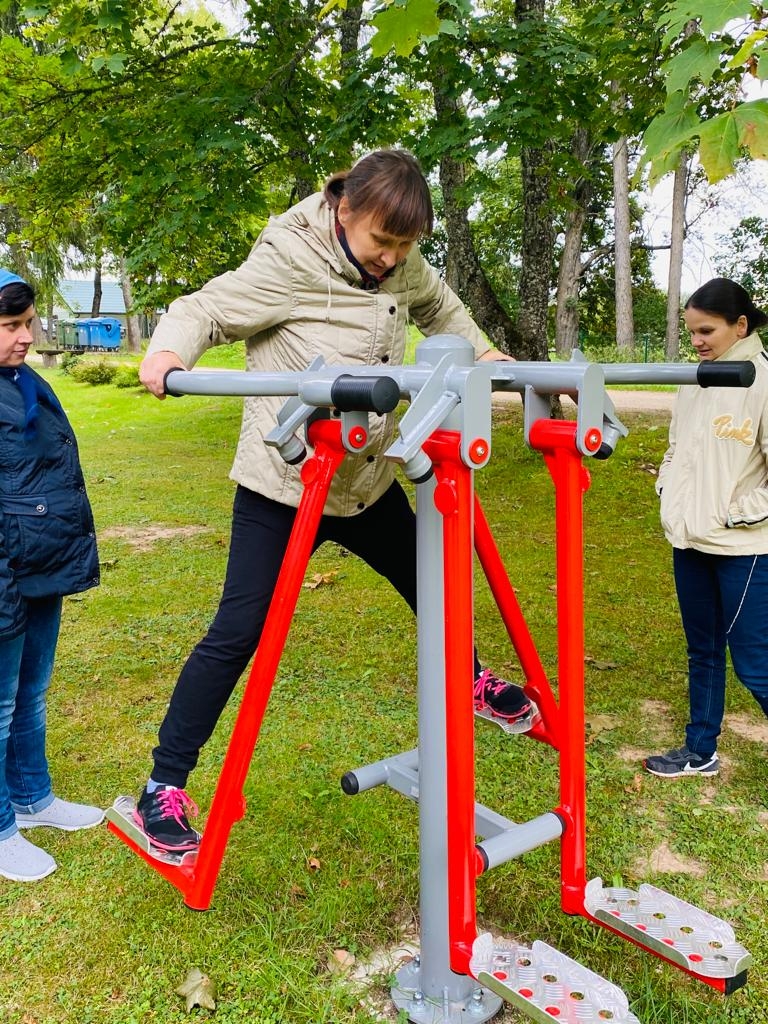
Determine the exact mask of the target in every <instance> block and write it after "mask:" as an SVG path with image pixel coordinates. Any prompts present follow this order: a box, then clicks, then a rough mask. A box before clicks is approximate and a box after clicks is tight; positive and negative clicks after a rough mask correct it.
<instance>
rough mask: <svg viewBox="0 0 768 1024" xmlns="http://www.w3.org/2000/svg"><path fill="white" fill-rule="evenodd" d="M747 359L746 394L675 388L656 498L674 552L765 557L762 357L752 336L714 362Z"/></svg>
mask: <svg viewBox="0 0 768 1024" xmlns="http://www.w3.org/2000/svg"><path fill="white" fill-rule="evenodd" d="M734 359H749V360H751V361H752V362H753V363H754V364H755V369H756V371H757V374H756V377H755V382H754V384H752V386H751V387H748V388H700V387H698V386H696V385H685V386H683V387H681V388H680V390H679V392H678V396H677V401H676V402H675V409H674V412H673V415H672V422H671V423H670V428H669V448H668V449H667V452H666V454H665V456H664V460H663V461H662V464H661V467H660V469H659V476H658V479H657V481H656V490H657V492H658V494H659V495H660V496H661V524H662V527H663V528H664V534H665V536H666V538H667V540H668V541H669V543H670V544H671V545H672V546H673V547H676V548H695V549H696V550H697V551H705V552H708V553H710V554H715V555H764V554H766V553H768V355H766V353H765V352H764V351H763V345H762V342H761V341H760V338H759V337H758V335H757V334H750V335H749V337H747V338H743V339H742V340H741V341H737V342H736V344H735V345H733V346H731V348H729V349H728V351H727V352H726V353H725V355H723V356H720V360H722V361H725V360H734Z"/></svg>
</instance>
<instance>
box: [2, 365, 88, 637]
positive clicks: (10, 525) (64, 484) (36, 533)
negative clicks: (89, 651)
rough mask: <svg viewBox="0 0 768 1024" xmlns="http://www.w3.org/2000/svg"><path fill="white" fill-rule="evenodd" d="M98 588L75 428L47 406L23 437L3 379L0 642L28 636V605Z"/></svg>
mask: <svg viewBox="0 0 768 1024" xmlns="http://www.w3.org/2000/svg"><path fill="white" fill-rule="evenodd" d="M31 372H32V373H34V371H31ZM35 378H36V379H37V381H38V383H39V384H40V386H41V387H42V389H43V391H44V392H46V393H49V394H53V393H52V392H51V389H50V387H49V386H48V384H47V383H46V382H45V381H44V380H43V378H42V377H40V375H39V374H35ZM54 402H55V399H54ZM98 582H99V559H98V554H97V551H96V534H95V531H94V525H93V514H92V512H91V506H90V503H89V501H88V495H87V494H86V491H85V481H84V479H83V471H82V469H81V467H80V458H79V455H78V451H77V442H76V440H75V435H74V433H73V431H72V427H71V426H70V424H69V421H68V420H67V417H66V416H65V414H64V413H63V412H62V411H61V409H60V408H58V403H56V404H55V405H52V404H49V403H48V402H46V401H45V400H43V401H41V402H40V403H39V414H38V422H37V433H36V436H34V437H32V438H25V436H24V401H23V398H22V395H21V392H20V391H19V388H18V387H17V385H16V384H15V383H14V382H13V381H12V380H10V379H9V378H8V377H5V376H2V375H0V640H11V639H13V638H14V637H16V636H18V635H19V634H21V633H22V632H23V631H24V628H25V624H26V623H25V610H24V609H25V603H24V600H23V599H24V598H36V597H52V596H54V595H64V594H76V593H79V592H80V591H83V590H88V589H89V587H94V586H96V584H97V583H98Z"/></svg>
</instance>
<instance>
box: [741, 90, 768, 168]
mask: <svg viewBox="0 0 768 1024" xmlns="http://www.w3.org/2000/svg"><path fill="white" fill-rule="evenodd" d="M732 113H733V118H734V121H735V122H736V126H737V128H738V133H739V145H740V146H743V147H744V148H746V149H748V150H749V153H750V156H751V157H752V159H753V160H766V159H768V100H752V101H751V102H749V103H740V104H739V105H738V106H737V107H734V109H733V111H732Z"/></svg>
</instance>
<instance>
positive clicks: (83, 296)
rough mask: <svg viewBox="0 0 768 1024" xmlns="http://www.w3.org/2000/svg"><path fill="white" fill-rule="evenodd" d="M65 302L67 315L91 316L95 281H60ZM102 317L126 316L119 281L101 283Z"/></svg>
mask: <svg viewBox="0 0 768 1024" xmlns="http://www.w3.org/2000/svg"><path fill="white" fill-rule="evenodd" d="M59 291H60V292H61V295H62V298H63V300H64V310H63V311H64V313H65V315H70V314H78V313H84V314H85V315H86V316H90V315H91V309H92V307H93V281H59ZM99 315H100V316H116V315H117V316H119V315H123V316H124V315H125V300H124V299H123V291H122V288H121V287H120V285H119V284H118V282H117V281H102V282H101V306H100V308H99Z"/></svg>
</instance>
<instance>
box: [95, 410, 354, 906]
mask: <svg viewBox="0 0 768 1024" xmlns="http://www.w3.org/2000/svg"><path fill="white" fill-rule="evenodd" d="M309 440H310V443H311V444H312V445H313V446H314V449H315V452H314V455H313V456H312V457H311V458H310V459H308V460H307V461H306V462H305V463H304V466H303V467H302V470H301V477H302V481H303V483H304V493H303V495H302V498H301V502H300V504H299V508H298V511H297V514H296V519H295V521H294V525H293V529H292V531H291V535H290V539H289V541H288V547H287V549H286V553H285V558H284V560H283V565H282V568H281V570H280V575H279V577H278V580H277V585H276V587H275V593H274V595H273V597H272V602H271V604H270V606H269V611H268V613H267V617H266V620H265V623H264V631H263V640H262V642H261V643H260V644H259V646H258V649H257V651H256V655H255V657H254V659H253V664H252V666H251V671H250V673H249V675H248V680H247V682H246V685H245V690H244V692H243V700H242V704H241V709H240V713H239V714H238V716H237V720H236V721H235V726H234V729H233V731H232V737H231V739H230V741H229V746H228V748H227V753H226V756H225V758H224V764H223V766H222V769H221V776H220V777H219V782H218V785H217V786H216V792H215V793H214V797H213V801H212V802H211V809H210V812H209V814H208V821H207V824H206V827H205V831H204V833H203V838H202V840H201V842H200V847H199V850H198V852H197V858H196V860H195V862H194V863H193V864H191V865H178V866H177V865H174V864H166V863H164V862H162V861H159V860H157V858H155V857H152V856H151V855H150V854H148V853H146V852H145V851H144V850H142V849H141V848H140V847H139V846H137V845H136V843H134V842H133V841H132V840H131V839H130V838H129V837H128V836H126V835H125V833H123V832H121V831H120V829H119V828H117V827H116V826H115V825H114V824H113V823H112V822H109V828H110V830H111V831H112V832H114V833H115V835H116V836H118V837H119V838H120V839H122V841H123V842H124V843H126V844H127V845H128V846H130V848H131V849H132V850H133V851H134V852H135V853H138V855H139V856H140V857H142V858H143V859H144V860H145V861H146V862H147V863H148V864H149V865H150V867H152V868H154V869H155V871H157V872H159V874H161V875H162V876H163V877H164V878H165V879H166V880H167V881H169V882H171V884H172V885H175V886H176V888H177V889H179V890H180V891H181V892H182V893H183V894H184V902H185V903H186V905H187V906H188V907H191V908H192V909H193V910H207V909H208V907H209V906H210V904H211V898H212V896H213V890H214V887H215V885H216V879H217V878H218V874H219V870H220V868H221V862H222V860H223V858H224V851H225V849H226V846H227V841H228V839H229V834H230V832H231V831H232V826H233V825H234V824H235V822H237V821H240V819H241V818H242V817H243V815H244V814H245V797H244V795H243V786H244V784H245V779H246V776H247V774H248V768H249V766H250V763H251V758H252V757H253V751H254V749H255V747H256V741H257V740H258V736H259V730H260V729H261V723H262V721H263V718H264V712H265V711H266V707H267V702H268V700H269V695H270V693H271V692H272V687H273V685H274V681H275V676H276V675H277V668H278V665H279V663H280V658H281V657H282V653H283V650H284V648H285V642H286V640H287V638H288V631H289V629H290V627H291V621H292V619H293V613H294V610H295V608H296V603H297V601H298V599H299V594H300V593H301V586H302V583H303V581H304V576H305V573H306V569H307V564H308V562H309V558H310V556H311V554H312V546H313V544H314V542H315V537H316V536H317V528H318V526H319V524H320V518H321V516H322V514H323V508H324V506H325V499H326V497H327V495H328V489H329V488H330V486H331V481H332V479H333V475H334V473H335V472H336V470H337V468H338V466H339V464H340V463H341V461H342V459H343V458H344V455H345V454H346V453H345V449H344V447H343V445H342V440H341V423H340V422H339V421H337V420H318V421H316V422H315V423H313V424H312V425H311V426H310V428H309Z"/></svg>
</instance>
